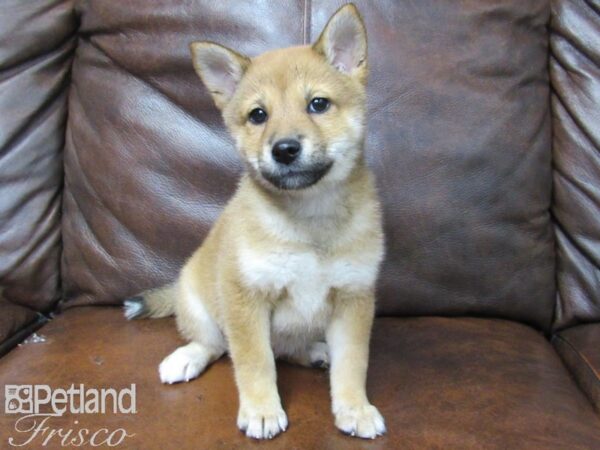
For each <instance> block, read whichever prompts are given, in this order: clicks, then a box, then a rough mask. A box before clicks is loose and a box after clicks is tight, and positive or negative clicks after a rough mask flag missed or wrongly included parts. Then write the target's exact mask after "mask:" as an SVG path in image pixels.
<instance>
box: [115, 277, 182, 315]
mask: <svg viewBox="0 0 600 450" xmlns="http://www.w3.org/2000/svg"><path fill="white" fill-rule="evenodd" d="M176 295H177V284H176V283H172V284H167V285H166V286H163V287H160V288H156V289H150V290H147V291H144V292H142V293H141V294H139V295H136V296H134V297H130V298H128V299H126V300H125V301H124V302H123V304H124V310H125V311H124V312H125V318H126V319H127V320H131V319H144V318H151V319H158V318H159V317H167V316H172V315H173V314H174V313H175V298H176Z"/></svg>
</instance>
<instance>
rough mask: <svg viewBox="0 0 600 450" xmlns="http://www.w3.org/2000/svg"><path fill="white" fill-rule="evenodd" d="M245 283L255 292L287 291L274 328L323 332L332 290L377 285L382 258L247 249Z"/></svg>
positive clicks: (242, 254) (243, 258)
mask: <svg viewBox="0 0 600 450" xmlns="http://www.w3.org/2000/svg"><path fill="white" fill-rule="evenodd" d="M239 263H240V270H241V275H242V279H243V281H244V282H245V284H246V285H247V286H248V287H250V288H254V289H258V290H263V291H266V292H273V293H276V294H279V293H281V292H284V290H285V292H287V295H286V296H284V297H283V298H282V299H281V301H280V302H279V303H278V304H277V306H276V308H275V310H274V313H273V329H274V330H276V331H281V332H290V333H297V332H300V331H301V330H300V329H307V331H308V330H310V329H311V328H319V329H322V328H323V327H324V326H325V324H326V322H327V319H328V317H329V313H330V311H331V305H330V304H329V302H328V296H329V292H330V290H331V289H332V288H344V289H350V290H352V289H361V288H365V287H369V286H371V285H372V284H373V283H374V281H375V277H376V275H377V266H378V263H379V255H378V254H377V252H373V254H362V255H356V254H348V255H343V256H337V257H326V256H322V255H319V254H318V253H317V252H316V251H311V250H305V251H290V250H275V249H274V250H268V251H258V250H254V249H251V248H248V247H246V248H244V247H243V248H242V249H241V251H240V254H239Z"/></svg>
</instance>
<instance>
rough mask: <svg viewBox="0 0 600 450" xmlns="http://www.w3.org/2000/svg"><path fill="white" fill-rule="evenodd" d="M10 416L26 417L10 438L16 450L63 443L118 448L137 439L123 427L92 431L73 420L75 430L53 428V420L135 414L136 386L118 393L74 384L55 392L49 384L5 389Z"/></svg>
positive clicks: (6, 408)
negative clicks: (70, 417) (131, 438)
mask: <svg viewBox="0 0 600 450" xmlns="http://www.w3.org/2000/svg"><path fill="white" fill-rule="evenodd" d="M4 398H5V401H4V411H5V413H6V414H22V416H21V417H19V418H18V419H17V420H16V422H15V432H16V434H15V436H14V437H13V436H11V437H9V439H8V443H9V444H10V445H12V446H14V447H22V446H25V445H31V444H34V443H36V444H38V445H42V446H47V445H49V444H57V443H59V444H60V445H61V446H63V447H69V446H74V447H81V446H92V447H99V446H103V445H106V446H109V447H116V446H117V445H119V444H121V443H122V442H123V441H124V440H125V439H127V438H129V437H132V436H134V434H129V433H127V431H126V430H125V429H123V428H117V429H115V430H109V429H108V428H100V429H93V430H92V429H88V428H82V427H80V426H79V420H77V419H75V420H74V421H73V425H74V427H71V428H65V427H64V425H63V424H62V423H61V428H54V427H52V418H54V417H61V416H63V415H64V414H65V413H68V414H73V415H75V414H110V413H113V414H135V413H136V404H135V384H132V385H131V387H129V388H124V389H120V390H119V391H117V390H116V389H112V388H102V389H97V388H86V387H85V385H83V384H80V385H79V386H75V385H74V384H72V385H71V386H70V387H69V388H68V389H60V388H56V389H53V388H51V387H50V386H48V385H46V384H33V385H31V384H29V385H15V384H9V385H6V386H5V387H4Z"/></svg>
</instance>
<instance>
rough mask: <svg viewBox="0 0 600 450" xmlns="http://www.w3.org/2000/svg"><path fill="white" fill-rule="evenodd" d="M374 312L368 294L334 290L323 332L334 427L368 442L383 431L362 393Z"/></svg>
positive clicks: (381, 421)
mask: <svg viewBox="0 0 600 450" xmlns="http://www.w3.org/2000/svg"><path fill="white" fill-rule="evenodd" d="M374 312H375V298H374V295H373V293H372V292H370V291H365V292H345V291H341V290H338V291H336V293H335V295H334V310H333V316H332V320H331V322H330V324H329V327H328V329H327V343H328V344H329V352H330V364H331V366H330V379H331V397H332V409H333V414H334V415H335V425H336V426H337V427H338V428H339V429H340V430H342V431H343V432H344V433H346V434H349V435H352V436H359V437H362V438H372V439H374V438H375V437H376V436H377V435H381V434H384V433H385V431H386V430H385V422H384V420H383V417H382V416H381V414H380V413H379V411H378V410H377V408H375V407H374V406H373V405H371V404H370V403H369V400H368V399H367V393H366V378H367V366H368V363H369V339H370V335H371V326H372V324H373V316H374Z"/></svg>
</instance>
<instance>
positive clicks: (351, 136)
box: [147, 5, 385, 438]
mask: <svg viewBox="0 0 600 450" xmlns="http://www.w3.org/2000/svg"><path fill="white" fill-rule="evenodd" d="M334 19H335V20H334ZM336 20H337V22H336ZM342 20H345V21H350V22H351V25H352V26H353V27H355V28H356V30H357V36H353V35H351V38H352V39H354V40H355V41H356V46H354V47H351V50H352V49H354V50H352V51H354V52H355V53H352V52H351V53H349V54H348V55H349V56H347V55H342V56H344V57H346V59H343V60H342V63H341V64H342V65H343V64H344V63H346V66H351V67H350V68H351V70H347V71H346V72H344V71H343V69H344V67H342V69H340V68H339V67H334V61H333V59H334V56H332V55H331V54H329V53H328V52H329V51H333V50H335V49H333V45H334V44H336V43H335V42H332V43H330V42H328V39H334V38H333V37H332V38H330V35H331V36H335V35H334V34H333V33H334V32H336V31H337V29H336V28H335V27H338V28H339V27H341V26H343V23H342V22H340V21H342ZM340 23H341V24H342V25H340ZM332 24H333V25H332ZM349 29H350V31H353V30H354V28H349ZM345 30H346V29H345ZM342 31H344V30H342ZM328 33H329V34H328ZM347 35H348V33H346V34H345V35H342V38H344V39H345V37H344V36H347ZM342 38H339V37H337V38H335V39H342ZM365 39H366V37H365V35H364V28H363V25H362V21H361V19H360V16H359V15H358V12H357V11H356V9H355V8H354V6H352V5H347V6H346V7H344V8H342V9H341V10H340V11H339V12H338V13H336V15H335V16H334V17H333V18H332V19H331V21H330V23H329V25H328V27H327V28H326V30H325V31H324V32H323V34H322V35H321V37H320V38H319V40H318V41H317V43H316V44H315V45H314V46H312V47H311V46H303V47H294V48H287V49H282V50H275V51H271V52H268V53H265V54H263V55H260V56H258V57H256V58H253V59H251V60H250V59H248V58H246V57H243V56H241V55H239V54H237V53H235V52H233V51H230V50H228V49H225V48H224V47H220V46H218V45H217V44H213V43H195V44H192V47H191V48H192V54H193V56H194V66H195V68H196V70H197V71H198V73H199V75H200V76H201V78H202V79H203V81H204V82H205V84H206V85H207V87H208V88H209V90H210V91H211V93H212V95H213V97H214V99H215V103H216V104H217V106H219V108H221V109H222V113H223V117H224V120H225V123H226V125H227V127H228V128H229V130H230V131H231V133H232V135H233V136H234V137H235V139H236V144H237V147H238V149H239V150H240V153H241V156H242V158H243V159H244V161H245V162H246V164H247V167H248V171H247V174H246V175H244V176H243V178H242V179H241V181H240V184H239V188H238V190H237V192H236V194H235V196H234V197H233V198H232V199H231V201H230V202H229V203H228V205H227V207H226V208H225V210H224V212H223V214H222V215H221V217H220V218H219V219H218V221H217V223H216V224H215V225H214V227H213V229H212V230H211V232H210V233H209V235H208V237H207V238H206V240H205V241H204V243H203V244H202V246H201V247H200V248H199V249H198V250H197V251H196V252H195V253H194V254H193V256H192V257H191V258H190V259H189V260H188V262H187V263H186V265H185V267H184V268H183V270H182V272H181V275H180V277H179V280H178V282H177V284H176V285H175V286H176V289H177V290H178V291H177V295H176V296H173V297H172V301H173V302H174V305H173V308H174V311H175V315H176V318H177V325H178V328H179V330H180V332H181V334H182V335H183V336H184V337H185V338H186V339H188V340H189V341H190V344H188V345H187V346H184V347H182V348H180V349H178V350H176V351H175V352H174V353H173V354H171V355H170V356H168V357H167V358H166V359H165V361H163V363H162V364H161V368H160V373H161V379H162V380H163V382H177V381H186V380H188V379H190V378H193V377H195V376H198V375H199V374H200V373H201V372H202V370H204V368H205V367H206V365H207V364H209V363H210V362H212V361H214V360H215V359H217V358H219V357H220V356H221V355H223V354H224V353H225V352H227V351H228V352H229V354H230V355H231V358H232V361H233V364H234V369H235V378H236V383H237V386H238V389H239V395H240V411H239V415H238V426H239V427H240V428H241V429H243V430H245V431H246V434H247V435H248V436H251V437H255V438H269V437H272V436H274V435H275V434H277V433H279V432H280V431H284V430H285V428H286V427H287V417H286V415H285V413H284V411H283V409H282V407H281V401H280V398H279V394H278V392H277V386H276V370H275V362H274V361H275V358H276V357H282V358H286V359H288V360H291V361H294V362H297V363H300V364H306V365H310V364H319V365H327V364H329V365H330V374H331V395H332V408H333V412H334V415H335V420H336V425H337V426H338V427H339V428H340V429H341V430H343V431H345V432H347V433H348V434H352V435H357V436H360V437H368V438H374V437H375V436H376V435H378V434H382V433H383V432H384V431H385V426H384V424H383V418H382V417H381V415H380V414H379V412H378V411H377V410H376V409H375V407H373V406H372V405H370V403H369V402H368V400H367V396H366V392H365V384H366V372H367V363H368V353H369V351H368V348H369V336H370V331H371V325H372V321H373V315H374V303H375V298H374V283H375V279H376V275H377V271H378V266H379V264H380V261H381V259H382V256H383V234H382V227H381V217H380V208H379V203H378V200H377V195H376V190H375V187H374V183H373V180H372V177H371V174H370V172H369V170H368V169H367V168H366V166H365V163H364V158H363V141H364V122H365V120H364V117H365V113H366V106H365V97H366V96H365V84H366V78H367V67H366V40H365ZM352 42H354V41H352ZM343 43H344V42H342V44H343ZM356 55H357V58H358V59H352V58H350V57H354V56H356ZM348 61H350V63H352V64H349V63H348ZM355 61H356V63H355ZM211 65H212V66H211ZM209 66H210V67H209ZM211 67H213V68H215V67H216V69H214V70H213V68H211ZM222 67H225V73H224V75H220V74H222V72H223V71H222V70H221V69H222ZM346 68H347V67H346ZM314 97H326V98H329V99H331V101H332V104H331V107H330V109H329V110H328V111H327V112H325V113H323V114H319V115H311V114H308V113H307V110H306V106H307V103H308V102H309V101H310V100H311V99H312V98H314ZM255 107H262V108H265V109H267V110H268V114H269V119H268V121H267V122H266V123H264V124H261V125H255V124H252V123H250V122H249V121H248V119H247V117H248V113H249V111H251V110H252V109H253V108H255ZM289 136H301V139H302V142H303V152H306V155H305V156H306V157H307V158H308V159H309V160H310V161H321V160H332V161H333V165H332V166H331V169H330V171H329V172H328V173H327V174H326V175H325V176H324V177H323V178H322V179H321V180H320V181H318V182H317V183H316V184H314V185H312V186H310V187H307V188H304V189H298V190H280V189H277V188H275V187H273V186H272V185H271V184H270V183H269V182H267V181H266V180H265V179H264V178H262V177H261V172H260V170H261V167H262V166H261V164H270V163H271V162H269V156H270V149H271V146H272V144H273V142H275V141H276V140H278V139H281V138H286V137H289ZM151 297H152V298H154V299H156V298H159V297H160V296H158V297H157V293H156V292H154V293H153V294H152V295H151ZM163 299H164V297H163ZM147 306H151V307H152V308H157V306H156V303H155V302H153V305H147ZM164 310H165V309H164V308H163V311H164Z"/></svg>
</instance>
